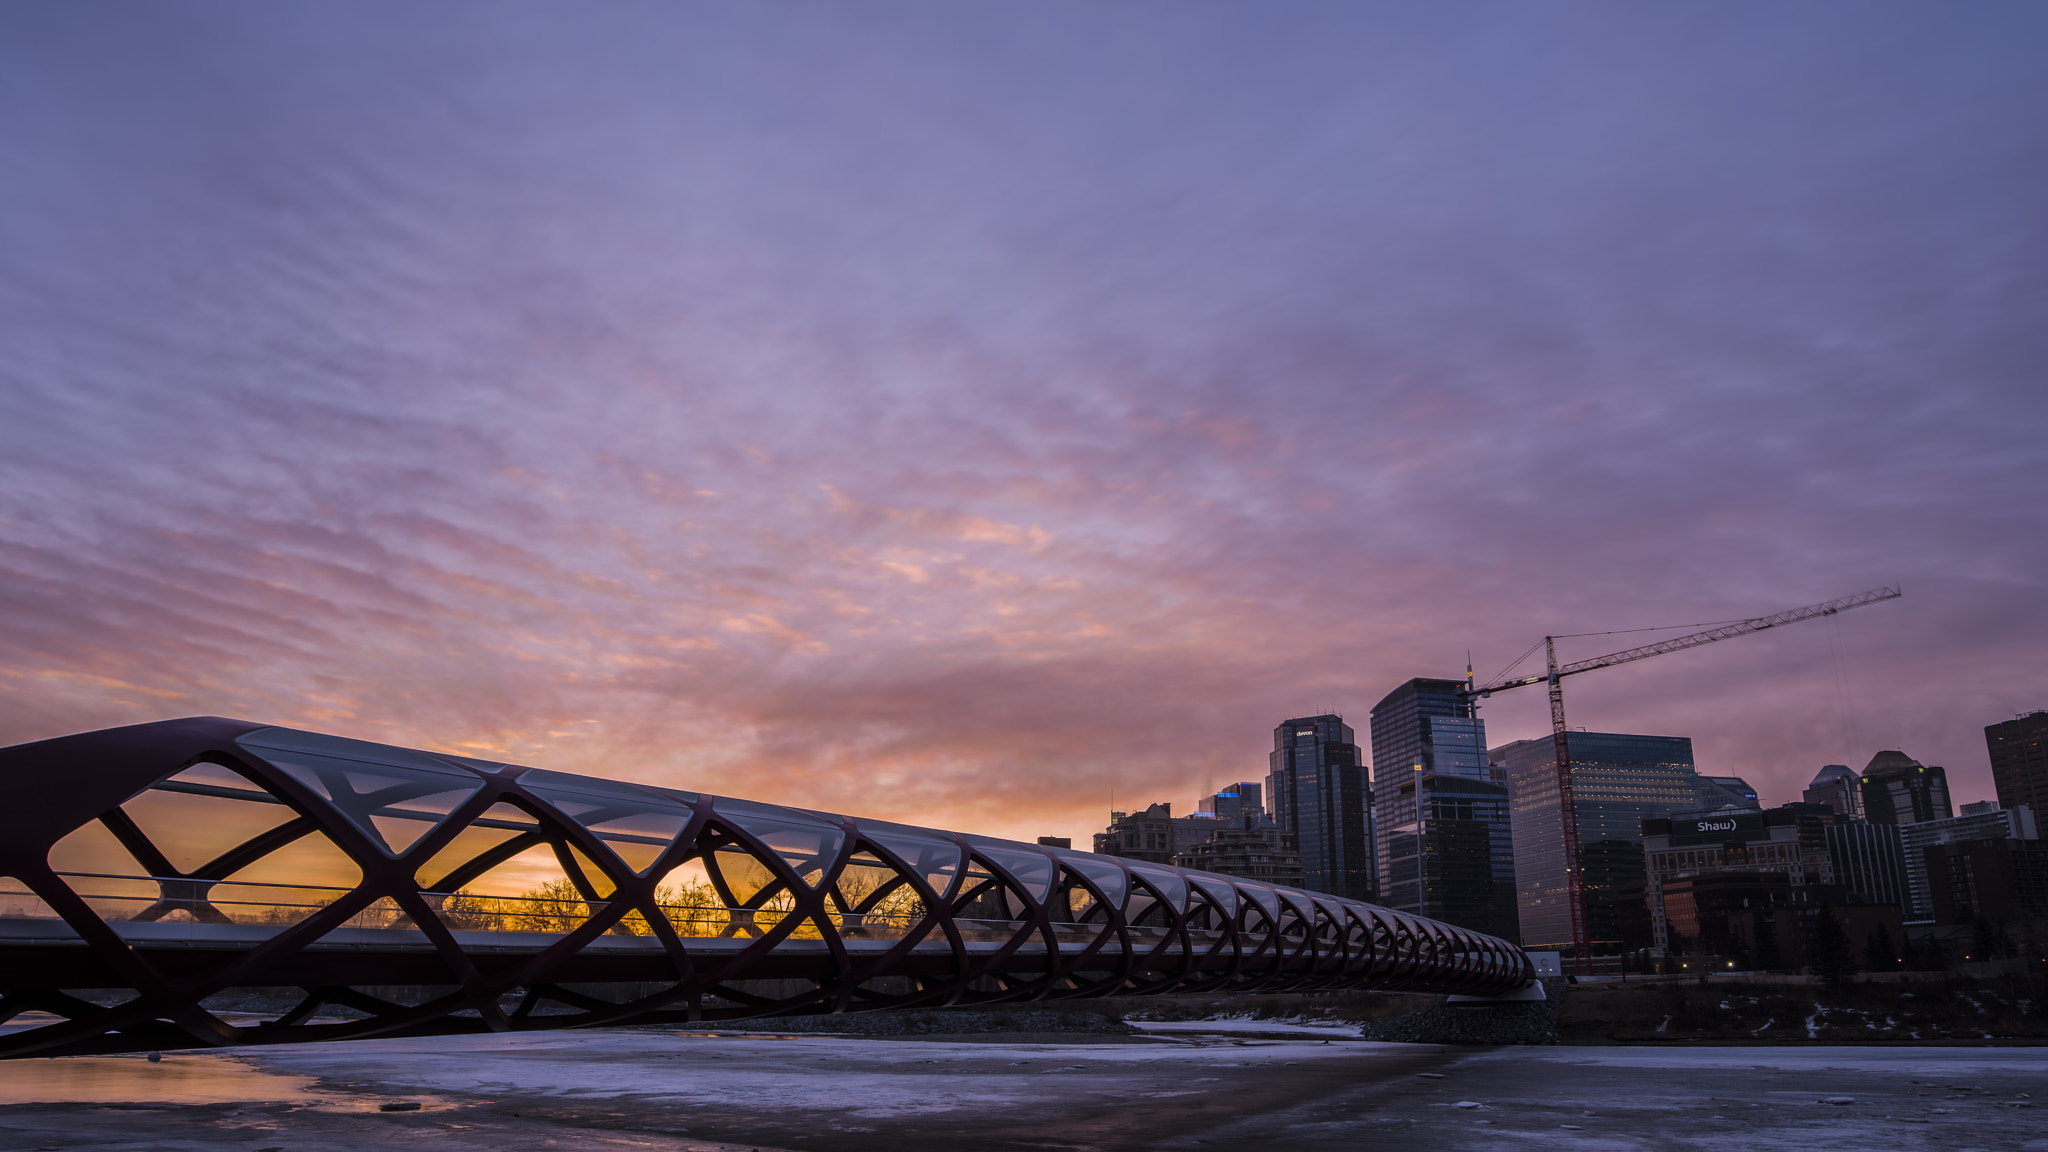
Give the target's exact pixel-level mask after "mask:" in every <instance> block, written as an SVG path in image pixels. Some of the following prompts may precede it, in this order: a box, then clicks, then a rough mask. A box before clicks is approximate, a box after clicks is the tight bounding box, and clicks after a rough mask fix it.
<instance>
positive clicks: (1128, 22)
mask: <svg viewBox="0 0 2048 1152" xmlns="http://www.w3.org/2000/svg"><path fill="white" fill-rule="evenodd" d="M2044 32H2048V13H2044V12H2043V10H2041V9H2040V8H2039V7H2038V6H2028V5H2001V4H1986V5H1979V6H1972V7H1970V8H1968V9H1966V10H1952V9H1939V8H1933V7H1919V8H1916V7H1911V6H1898V5H1887V4H1878V5H1864V4H1856V5H1849V4H1834V5H1831V4H1826V3H1822V4H1814V5H1809V6H1802V7H1800V8H1798V9H1796V10H1782V11H1776V10H1774V11H1773V12H1771V13H1770V14H1769V17H1768V19H1767V20H1766V19H1765V17H1764V16H1763V15H1762V14H1761V13H1759V12H1757V11H1738V10H1727V9H1724V8H1721V7H1719V6H1713V5H1704V4H1701V5H1688V4H1678V5H1670V6H1658V7H1657V8H1656V9H1644V8H1640V7H1631V6H1623V5H1597V4H1567V5H1560V6H1555V7H1548V6H1547V7H1546V8H1545V9H1544V10H1542V11H1537V10H1535V9H1532V8H1528V7H1526V6H1524V7H1517V6H1513V5H1476V6H1473V7H1471V8H1469V9H1464V10H1460V11H1456V12H1452V11H1444V10H1437V9H1434V8H1426V7H1422V6H1417V7H1414V8H1410V9H1405V10H1404V9H1399V8H1357V9H1345V8H1333V9H1317V10H1314V11H1312V12H1311V11H1301V12H1296V13H1293V14H1286V13H1276V12H1268V11H1262V10H1260V9H1258V8H1256V7H1252V6H1228V5H1199V6H1193V7H1190V8H1188V9H1184V10H1178V11H1168V10H1157V9H1131V10H1121V11H1115V12H1099V11H1089V10H1087V9H1083V8H1069V9H1054V10H1045V11H1038V12H1033V13H1030V14H1023V13H1005V12H1001V11H980V12H969V11H958V10H946V9H922V8H920V9H909V8H904V9H892V10H888V11H879V10H878V11H876V12H873V13H859V12H854V11H851V10H847V11H838V10H835V11H829V12H808V13H805V14H804V15H803V16H802V18H797V17H795V16H793V15H788V14H781V13H775V12H769V11H756V10H719V9H693V10H677V11H672V12H662V11H655V10H628V9H614V10H607V11H604V12H596V13H571V12H568V11H552V12H550V11H546V10H520V11H510V10H503V9H497V8H492V7H486V6H477V7H466V6H462V5H450V6H446V7H437V8H435V9H434V10H433V11H419V10H414V9H412V8H410V7H406V6H396V5H394V6H388V7H380V6H377V5H369V6H365V7H362V8H357V7H356V6H350V7H349V8H348V9H339V8H336V9H321V8H313V7H303V6H301V7H291V8H221V7H219V6H212V5H197V4H194V5H180V4H175V3H173V4H164V5H152V6H150V7H149V8H147V9H141V10H122V11H119V12H115V11H112V10H104V9H96V8H93V7H90V6H73V5H32V4H31V5H16V6H11V7H9V8H8V9H7V10H5V11H0V74H4V75H5V76H7V77H8V83H7V84H6V85H5V86H0V245H4V249H5V251H7V252H8V254H9V259H8V260H7V261H6V262H5V267H4V268H0V337H4V338H0V492H4V493H5V495H4V496H0V704H4V707H0V744H11V743H16V742H21V741H29V740H37V739H42V738H46V737H51V736H56V735H60V734H64V733H71V732H79V731H86V730H91V729H97V728H103V727H109V726H113V725H120V724H131V723H138V722H143V721H149V720H156V719H162V718H167V717H174V716H187V715H200V714H214V715H225V716H232V717H238V718H243V719H247V720H251V721H257V722H263V723H271V724H278V725H287V726H300V727H306V728H312V729H318V730H322V731H328V732H334V733H337V734H342V735H346V736H350V737H354V738H360V739H364V740H371V741H378V742H383V743H389V744H395V745H400V746H406V747H414V746H429V745H431V746H436V747H440V748H443V749H445V750H447V751H453V752H458V753H465V754H471V755H478V756H484V757H488V758H497V759H506V760H512V761H517V762H521V763H530V764H535V765H539V766H543V767H548V768H554V769H559V770H562V771H565V772H576V773H588V774H593V775H603V776H610V777H615V778H622V779H635V780H645V781H649V782H652V783H658V784H664V785H672V786H676V787H682V788H699V789H704V790H707V791H713V792H718V793H721V794H732V795H741V796H748V797H752V798H758V799H761V800H765V801H770V802H774V803H780V804H788V805H795V806H801V807H807V808H813V809H824V810H832V811H843V812H848V813H853V814H857V815H862V816H869V817H875V818H888V819H901V820H904V821H906V822H912V823H917V824H928V825H935V826H941V827H947V828H959V829H962V830H965V831H972V832H981V833H987V834H991V835H1000V836H1007V837H1012V838H1016V839H1022V840H1026V841H1030V840H1033V839H1035V838H1036V837H1037V836H1040V835H1048V834H1050V835H1060V836H1069V837H1072V838H1073V839H1074V842H1075V843H1077V844H1079V843H1087V842H1088V839H1087V838H1088V837H1089V836H1090V835H1092V833H1093V832H1095V831H1097V830H1099V828H1100V827H1101V826H1102V824H1103V823H1104V821H1103V820H1102V817H1103V816H1104V815H1106V813H1107V811H1108V810H1109V808H1110V806H1111V805H1110V793H1111V790H1112V789H1114V790H1115V793H1116V796H1117V806H1118V807H1122V808H1126V809H1142V808H1143V807H1144V806H1145V805H1146V804H1147V803H1150V802H1153V801H1159V800H1168V801H1171V802H1172V803H1174V804H1175V805H1176V807H1179V806H1181V805H1184V804H1191V803H1192V802H1193V800H1194V799H1195V798H1196V797H1197V796H1199V795H1201V794H1203V793H1206V792H1210V791H1213V790H1214V789H1215V788H1216V787H1218V786H1221V785H1224V784H1227V783H1229V782H1231V781H1237V780H1260V779H1263V778H1264V775H1265V772H1264V765H1265V764H1266V757H1267V753H1268V752H1269V750H1270V743H1271V737H1270V733H1271V732H1272V730H1273V726H1274V724H1275V723H1277V722H1278V721H1280V720H1281V719H1282V718H1285V717H1291V716H1309V715H1315V714H1319V713H1322V712H1325V711H1329V710H1332V708H1333V707H1334V710H1335V711H1336V712H1339V713H1342V714H1344V715H1346V716H1347V717H1349V718H1350V720H1351V721H1352V722H1353V723H1358V722H1361V721H1363V720H1364V718H1365V717H1366V716H1367V714H1368V711H1369V709H1370V707H1371V705H1372V702H1373V701H1375V700H1378V699H1379V698H1380V697H1381V696H1383V695H1384V694H1385V693H1386V692H1387V691H1389V690H1390V689H1392V688H1394V687H1395V686H1396V685H1398V684H1400V683H1402V682H1403V681H1405V680H1408V679H1410V678H1412V677H1439V676H1441V677H1451V678H1462V672H1463V670H1464V668H1465V667H1466V664H1467V653H1468V652H1470V653H1471V657H1472V659H1471V662H1472V663H1473V664H1474V665H1475V666H1476V669H1475V670H1476V672H1477V673H1478V675H1479V677H1480V678H1481V680H1482V681H1483V680H1484V679H1485V678H1486V677H1487V676H1488V675H1489V674H1490V673H1491V672H1492V671H1493V670H1494V669H1497V668H1499V667H1500V666H1502V665H1504V664H1506V663H1507V662H1508V661H1509V660H1511V659H1512V658H1513V657H1514V656H1515V654H1516V653H1518V652H1520V651H1522V650H1523V649H1524V648H1525V647H1527V646H1528V645H1529V644H1530V642H1532V641H1535V640H1537V639H1539V638H1540V637H1541V636H1542V635H1543V634H1544V633H1546V632H1554V633H1560V634H1563V633H1594V632H1602V631H1607V630H1617V629H1632V628H1641V627H1646V626H1651V625H1665V624H1670V625H1680V624H1692V623H1696V622H1703V621H1718V620H1724V619H1730V618H1743V617H1749V616H1755V615H1759V614H1763V613H1768V612H1773V611H1779V610H1783V609H1786V608H1791V607H1795V606H1798V605H1801V604H1806V603H1811V602H1815V601H1818V600H1822V599H1825V598H1827V597H1831V596H1839V595H1843V594H1845V593H1849V592H1853V591H1855V590H1858V589H1862V588H1867V587H1871V586H1873V585H1876V584H1879V583H1888V582H1899V583H1901V584H1903V586H1904V590H1905V593H1906V594H1905V596H1904V598H1903V599H1901V600H1899V601H1897V602H1895V603H1888V604H1884V605H1880V606H1875V607H1872V608H1869V609H1866V610H1859V611H1857V612H1854V613H1849V614H1845V615H1843V616H1842V617H1841V618H1840V619H1839V620H1835V619H1830V620H1828V621H1816V622H1813V623H1809V624H1806V625H1802V626H1801V627H1800V628H1797V629H1785V630H1782V631H1781V632H1772V633H1765V634H1761V635H1756V636H1749V637H1745V638H1742V639H1740V640H1735V641H1731V642H1728V643H1725V644H1718V645H1714V646H1712V647H1711V648H1709V649H1702V650H1699V651H1694V652H1687V653H1683V654H1678V655H1673V656H1671V657H1669V658H1667V659H1660V660H1657V661H1654V662H1646V663H1645V664H1642V665H1638V666H1629V667H1624V668H1615V669H1608V670H1603V671H1599V672H1596V673H1590V674H1588V675H1586V676H1583V677H1578V678H1575V679H1574V680H1573V681H1571V682H1570V684H1569V685H1568V686H1567V687H1566V689H1565V696H1566V706H1567V713H1568V717H1569V720H1570V723H1571V724H1572V725H1574V726H1580V727H1586V728H1589V729H1591V730H1593V731H1599V732H1624V733H1644V734H1662V735H1671V736H1683V737H1689V738H1690V739H1691V740H1692V743H1693V747H1694V749H1695V752H1696V756H1697V763H1698V766H1699V769H1700V771H1701V772H1702V773H1703V774H1708V775H1736V776H1741V777H1743V778H1744V779H1746V780H1747V781H1749V783H1751V784H1752V785H1754V786H1756V787H1757V789H1758V790H1759V791H1760V792H1761V793H1762V794H1763V796H1764V797H1765V802H1766V803H1767V804H1776V803H1782V802H1784V801H1788V800H1794V799H1797V798H1798V797H1799V795H1800V791H1801V789H1802V788H1804V787H1805V785H1806V784H1807V782H1808V781H1810V780H1811V779H1812V777H1813V776H1814V774H1815V772H1816V771H1817V770H1818V769H1819V768H1820V767H1821V766H1823V765H1826V764H1831V763H1839V764H1846V765H1848V766H1850V767H1851V768H1853V769H1856V770H1857V771H1861V768H1862V766H1863V765H1864V764H1865V763H1867V762H1868V761H1869V760H1870V759H1871V757H1872V755H1873V754H1874V753H1875V752H1877V751H1880V750H1884V749H1898V750H1900V751H1903V752H1904V753H1905V754H1906V755H1907V756H1910V757H1912V758H1913V759H1915V760H1917V761H1919V762H1920V763H1922V764H1925V765H1930V766H1932V765H1940V766H1943V767H1944V768H1946V770H1947V775H1948V780H1949V784H1950V787H1951V789H1952V791H1953V794H1954V800H1955V802H1956V804H1958V805H1961V804H1963V803H1968V802H1972V801H1976V800H1981V799H1986V798H1990V797H1991V796H1993V795H1994V790H1993V786H1992V780H1991V773H1990V766H1989V759H1988V756H1987V752H1986V748H1985V742H1984V734H1983V729H1984V727H1985V726H1986V725H1990V724H1995V723H1999V722H2002V721H2006V720H2010V719H2011V718H2013V717H2014V716H2015V715H2017V714H2020V713H2024V712H2027V711H2029V710H2031V709H2036V708H2043V707H2048V683H2044V682H2043V680H2042V679H2041V677H2040V674H2039V671H2038V668H2039V665H2040V654H2041V652H2042V651H2043V650H2044V648H2048V598H2044V597H2043V596H2042V594H2041V593H2042V583H2043V576H2042V574H2043V573H2044V572H2048V532H2044V531H2043V530H2042V529H2043V523H2042V521H2043V511H2042V509H2041V507H2040V501H2039V493H2040V492H2043V491H2048V452H2044V450H2043V448H2042V445H2043V443H2044V442H2048V441H2044V436H2043V433H2044V432H2048V393H2044V390H2043V389H2042V388H2041V387H2040V383H2039V381H2040V376H2041V369H2042V366H2043V363H2044V361H2048V347H2044V345H2043V343H2042V336H2041V333H2042V332H2043V331H2048V325H2044V324H2043V323H2042V314H2043V312H2044V309H2048V282H2044V275H2048V273H2044V269H2048V227H2044V224H2048V219H2044V209H2043V207H2042V205H2043V203H2044V199H2043V198H2042V197H2041V196H2040V195H2039V188H2040V186H2041V183H2042V180H2041V177H2042V176H2043V171H2042V161H2041V159H2040V157H2041V156H2042V155H2043V154H2044V153H2043V151H2042V144H2043V143H2044V142H2048V74H2044V73H2043V72H2042V70H2041V69H2040V68H2039V67H2038V46H2039V44H2040V43H2041V42H2042V40H2043V33H2044ZM598 62H602V65H603V66H602V67H599V66H597V63H598ZM2030 189H2032V191H2030ZM1617 639H1627V638H1617V637H1597V636H1596V637H1584V638H1577V639H1570V640H1567V641H1565V642H1564V643H1565V644H1567V645H1569V646H1570V648H1569V655H1570V656H1571V657H1573V658H1577V657H1583V656H1589V655H1596V654H1598V653H1600V652H1603V651H1607V650H1610V649H1611V648H1613V647H1619V646H1620V645H1619V644H1614V643H1611V642H1612V641H1615V640H1617ZM1480 715H1481V717H1482V718H1483V719H1484V721H1485V723H1486V728H1487V732H1488V735H1489V740H1490V742H1491V743H1492V744H1494V745H1495V746H1501V745H1505V744H1508V743H1511V742H1513V741H1516V740H1521V739H1528V738H1537V737H1541V736H1543V735H1544V734H1546V733H1547V732H1548V729H1549V720H1548V714H1547V711H1546V709H1545V703H1544V700H1543V693H1542V692H1541V690H1540V689H1539V688H1529V689H1525V690H1522V691H1518V692H1511V693H1505V694H1502V695H1500V696H1497V697H1495V698H1493V699H1491V700H1488V701H1484V702H1482V710H1481V713H1480ZM1368 759H1370V757H1368Z"/></svg>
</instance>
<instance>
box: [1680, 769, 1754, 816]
mask: <svg viewBox="0 0 2048 1152" xmlns="http://www.w3.org/2000/svg"><path fill="white" fill-rule="evenodd" d="M1696 803H1698V805H1699V807H1700V810H1701V811H1712V810H1713V809H1716V808H1747V809H1749V810H1750V811H1752V812H1761V811H1762V810H1763V802H1762V801H1760V800H1758V799H1757V798H1756V789H1754V788H1751V787H1750V786H1749V781H1747V780H1744V779H1743V778H1742V777H1740V776H1701V777H1700V778H1699V799H1698V801H1696Z"/></svg>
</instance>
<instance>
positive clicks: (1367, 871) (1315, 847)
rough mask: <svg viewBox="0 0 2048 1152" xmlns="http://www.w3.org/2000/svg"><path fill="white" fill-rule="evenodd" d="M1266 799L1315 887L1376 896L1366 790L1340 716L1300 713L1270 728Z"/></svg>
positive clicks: (1354, 748)
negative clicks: (1289, 837)
mask: <svg viewBox="0 0 2048 1152" xmlns="http://www.w3.org/2000/svg"><path fill="white" fill-rule="evenodd" d="M1269 763H1270V766H1271V771H1270V772H1269V773H1268V774H1267V776H1266V798H1267V799H1266V802H1267V804H1268V805H1269V807H1270V808H1271V810H1272V813H1273V819H1274V820H1275V821H1277V822H1278V823H1279V825H1280V830H1281V831H1282V832H1284V833H1286V834H1287V835H1289V836H1292V837H1294V842H1295V846H1296V848H1297V850H1298V851H1300V853H1301V859H1302V868H1303V871H1304V872H1305V873H1306V880H1305V881H1304V885H1305V886H1306V887H1307V888H1309V889H1311V890H1313V891H1316V892H1328V893H1330V894H1331V895H1333V896H1345V897H1349V898H1350V899H1353V900H1371V899H1373V898H1374V884H1373V878H1374V868H1373V858H1372V797H1371V793H1370V791H1369V790H1368V789H1367V787H1366V782H1365V781H1366V777H1365V773H1366V770H1365V767H1364V765H1363V764H1362V763H1361V762H1360V760H1359V756H1358V744H1357V742H1356V737H1355V736H1354V735H1353V734H1352V731H1351V726H1350V725H1348V724H1346V723H1344V718H1343V717H1342V716H1335V715H1329V714H1325V715H1321V716H1302V717H1297V718H1295V719H1292V720H1288V721H1285V722H1283V723H1282V724H1281V725H1280V726H1279V727H1277V728H1275V729H1273V754H1272V757H1271V759H1270V761H1269Z"/></svg>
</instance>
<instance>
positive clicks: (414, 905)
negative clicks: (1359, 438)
mask: <svg viewBox="0 0 2048 1152" xmlns="http://www.w3.org/2000/svg"><path fill="white" fill-rule="evenodd" d="M0 797H4V804H0V1024H4V1025H6V1028H5V1029H4V1030H0V1057H15V1056H30V1055H35V1056H52V1055H66V1054H78V1053H97V1052H123V1051H141V1050H149V1049H170V1048H188V1047H200V1046H210V1045H233V1044H275V1043H291V1042H300V1041H314V1040H337V1039H354V1038H360V1037H369V1036H420V1035H445V1034H450V1033H465V1032H486V1031H523V1030H535V1029H554V1028H576V1027H590V1026H595V1025H607V1024H627V1023H674V1024H680V1025H691V1024H695V1025H699V1026H702V1025H704V1024H708V1023H715V1022H721V1021H734V1020H742V1019H748V1018H755V1017H765V1016H775V1015H790V1014H809V1013H829V1012H851V1011H865V1010H871V1009H880V1008H904V1007H916V1006H932V1005H945V1004H986V1003H994V1002H1001V1001H1032V1000H1065V999H1074V998H1081V997H1100V996H1131V995H1150V994H1164V993H1207V992H1252V991H1259V992H1274V991H1293V992H1307V991H1325V990H1336V989H1390V990H1395V989H1398V990H1411V991H1428V992H1448V993H1464V994H1470V995H1476V996H1494V995H1502V994H1506V993H1512V992H1516V991H1519V990H1522V989H1526V988H1527V987H1528V986H1529V985H1530V984H1531V983H1532V982H1533V980H1534V972H1533V970H1532V968H1531V966H1530V963H1529V960H1528V958H1527V957H1526V956H1524V955H1523V954H1522V952H1521V950H1520V949H1519V948H1516V947H1515V946H1514V945H1511V944H1509V943H1507V942H1505V941H1502V940H1498V939H1495V938H1493V937H1490V936H1484V935H1480V934H1478V933H1474V932H1468V931H1465V930H1464V929H1460V928H1454V927H1452V926H1450V925H1447V924H1441V923H1438V922H1436V921H1432V920H1426V919H1422V918H1419V917H1415V916H1408V915H1404V914H1401V913H1398V912H1393V911H1389V910H1388V909H1385V908H1379V907H1375V906H1373V905H1370V904H1364V903H1360V902H1358V901H1354V900H1343V899H1338V898H1336V897H1332V896H1326V895H1322V894H1319V893H1312V892H1302V891H1297V890H1294V889H1290V888H1280V887H1276V886H1273V885H1270V884H1264V883H1260V882H1258V881H1255V880H1248V879H1243V878H1240V877H1232V876H1219V875H1213V874H1210V873H1205V872H1195V871H1188V870H1184V869H1178V868H1171V867H1167V866H1164V865H1158V864H1147V863H1142V862H1138V861H1132V860H1123V859H1118V858H1116V857H1110V856H1098V855H1095V854H1092V853H1086V852H1073V851H1065V850H1060V849H1053V848H1046V847H1041V846H1038V845H1030V844H1020V843H1015V842H1012V841H1007V840H995V839H990V838H988V837H982V836H966V835H961V834H958V833H953V832H942V831H937V830H934V829H929V828H917V827H911V826H909V825H903V824H892V823H887V822H883V821H876V820H863V819H856V818H853V817H848V816H837V815H831V814H827V813H821V812H811V811H806V810H803V809H797V808H783V807H778V806H775V805H770V804H759V803H754V802H751V801H746V800H734V799H729V798H727V797H723V796H709V795H704V794H701V793H694V792H683V791H677V790H675V789H669V788H657V787H651V786H645V785H635V784H627V783H621V782H618V781H614V780H606V779H599V778H595V777H588V776H572V775H567V774H564V773H559V772H551V771H547V770H544V769H539V768H525V767H520V766H517V765H510V764H499V763H492V762H487V761H482V760H474V759H469V758H465V757H461V756H451V755H448V754H445V753H430V752H421V751H416V750H412V749H404V748H395V747H390V746H386V745H380V744H369V743H364V742H362V741H357V740H347V739H342V738H340V737H335V736H326V735H321V734H318V733H313V732H302V731H296V730H292V729H286V728H274V727H266V726H263V725H259V724H251V723H247V722H244V721H238V720H227V719H222V718H219V717H194V718H190V719H184V720H170V721H164V722H162V723H156V724H139V725H134V726H131V727H125V728H111V729H107V730H105V731H100V732H89V733H84V734H81V735H76V736H65V737H60V738H58V739H54V740H45V741H41V742H38V743H33V744H21V745H16V746H14V747H11V748H0ZM252 996H253V997H255V1000H253V1001H252V1000H251V999H250V998H251V997H252ZM266 997H267V998H268V1000H267V1003H269V1004H271V1005H272V1007H271V1008H270V1009H267V1010H255V1009H250V1008H249V1007H248V1006H249V1005H250V1004H251V1003H260V1002H266V1001H265V998H266ZM279 997H282V998H283V999H282V1000H279V999H278V998H279ZM238 1002H239V1005H240V1007H241V1008H242V1010H241V1011H234V1010H231V1009H233V1008H234V1007H236V1005H237V1003H238ZM283 1004H289V1005H290V1006H289V1007H288V1008H286V1007H282V1006H279V1005H283Z"/></svg>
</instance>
